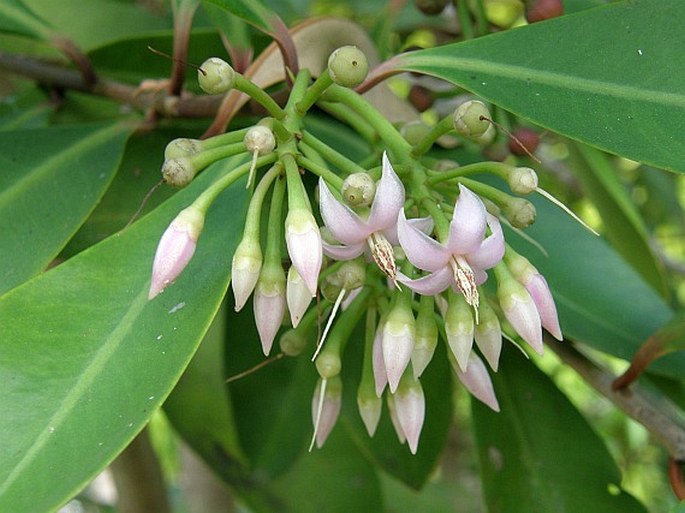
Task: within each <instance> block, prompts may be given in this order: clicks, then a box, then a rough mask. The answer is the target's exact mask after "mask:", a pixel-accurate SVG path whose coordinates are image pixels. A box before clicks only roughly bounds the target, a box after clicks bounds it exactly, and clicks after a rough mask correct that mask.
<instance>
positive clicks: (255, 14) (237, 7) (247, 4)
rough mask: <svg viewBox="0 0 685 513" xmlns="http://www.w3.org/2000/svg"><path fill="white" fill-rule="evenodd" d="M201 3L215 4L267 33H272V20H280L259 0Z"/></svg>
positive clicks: (228, 0) (206, 2) (218, 0)
mask: <svg viewBox="0 0 685 513" xmlns="http://www.w3.org/2000/svg"><path fill="white" fill-rule="evenodd" d="M202 3H203V4H209V5H215V6H217V7H219V8H221V9H223V10H224V11H227V12H229V13H231V14H232V15H234V16H237V17H238V18H241V19H243V20H245V21H246V22H248V23H249V24H250V25H254V26H255V27H257V28H258V29H260V30H262V31H264V32H266V33H267V34H270V33H273V31H274V26H273V24H274V21H275V20H279V21H280V19H279V18H278V15H277V14H276V13H275V12H273V11H272V10H270V9H269V8H268V7H266V6H265V5H264V4H263V3H262V2H261V0H203V2H202ZM281 23H282V22H281Z"/></svg>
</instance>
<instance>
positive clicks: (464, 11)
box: [452, 0, 474, 39]
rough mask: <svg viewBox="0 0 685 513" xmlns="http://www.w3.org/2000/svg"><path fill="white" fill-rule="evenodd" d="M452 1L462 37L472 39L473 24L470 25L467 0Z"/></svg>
mask: <svg viewBox="0 0 685 513" xmlns="http://www.w3.org/2000/svg"><path fill="white" fill-rule="evenodd" d="M452 3H453V4H454V7H456V9H457V16H458V17H459V28H461V35H462V36H463V37H464V39H473V36H474V34H473V26H472V25H471V14H470V13H469V6H468V2H464V0H452Z"/></svg>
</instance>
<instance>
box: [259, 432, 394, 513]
mask: <svg viewBox="0 0 685 513" xmlns="http://www.w3.org/2000/svg"><path fill="white" fill-rule="evenodd" d="M270 488H271V489H272V490H274V492H276V493H278V497H279V498H280V500H281V503H282V505H281V507H280V509H279V511H284V512H287V513H319V512H322V511H325V512H327V513H349V512H350V511H360V512H361V511H369V512H370V511H383V497H382V496H381V490H380V483H379V481H378V476H377V475H376V471H375V470H374V468H373V467H372V466H370V465H369V463H368V461H367V460H366V458H364V456H363V455H362V453H360V452H359V451H358V450H357V448H356V447H355V446H354V444H353V443H352V441H351V440H350V438H349V436H347V435H346V433H345V432H344V431H342V430H338V431H335V432H334V433H331V436H330V437H329V438H328V440H326V444H325V445H324V446H323V447H322V448H321V449H320V450H314V451H312V452H311V453H304V454H303V455H302V456H301V457H300V459H299V460H298V461H297V463H296V464H295V466H294V467H293V468H292V469H291V470H290V471H289V472H288V473H286V474H285V475H283V476H282V477H281V478H279V479H278V480H277V481H276V482H275V483H274V485H273V486H272V487H270Z"/></svg>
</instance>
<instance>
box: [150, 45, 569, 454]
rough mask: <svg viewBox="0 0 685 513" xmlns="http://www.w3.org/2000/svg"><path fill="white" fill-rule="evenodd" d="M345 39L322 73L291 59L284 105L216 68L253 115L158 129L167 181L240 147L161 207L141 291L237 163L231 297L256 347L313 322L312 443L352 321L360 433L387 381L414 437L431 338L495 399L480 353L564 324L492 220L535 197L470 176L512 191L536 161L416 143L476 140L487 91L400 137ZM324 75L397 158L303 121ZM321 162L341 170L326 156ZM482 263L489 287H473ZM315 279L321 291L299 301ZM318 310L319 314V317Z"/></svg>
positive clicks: (514, 218) (537, 339)
mask: <svg viewBox="0 0 685 513" xmlns="http://www.w3.org/2000/svg"><path fill="white" fill-rule="evenodd" d="M349 52H351V53H350V54H349V55H352V56H353V57H354V58H353V59H352V58H351V57H350V56H349V55H348V53H349ZM349 52H347V51H346V52H342V53H341V52H338V53H334V56H337V57H334V56H331V60H332V61H333V62H332V64H333V65H334V66H333V67H334V70H335V73H331V72H330V70H329V72H324V73H323V74H322V76H321V77H319V78H318V79H317V80H316V81H315V82H314V83H313V84H311V85H308V80H309V76H308V75H307V74H301V75H298V76H297V77H296V80H295V82H294V84H293V89H292V93H291V95H292V96H291V99H290V100H289V101H288V104H287V105H286V107H285V109H283V110H281V108H280V107H279V106H278V105H276V104H275V103H273V102H271V103H270V99H265V98H264V97H263V96H262V95H261V93H256V92H254V90H253V89H252V86H251V85H250V84H249V83H247V82H246V79H245V78H244V77H242V76H240V75H239V74H233V73H229V75H230V78H231V80H217V81H216V82H217V83H218V84H220V85H221V84H228V85H226V87H242V89H241V90H243V91H248V92H252V93H253V97H254V98H255V99H256V100H258V101H261V102H262V103H263V105H264V106H265V107H266V108H267V109H268V110H269V111H270V113H271V114H272V117H271V118H268V119H267V120H266V121H265V122H264V123H260V124H259V125H258V126H255V127H252V128H251V129H247V130H242V131H235V132H229V133H227V134H222V135H220V136H216V137H214V138H210V139H207V140H204V141H192V140H188V139H183V140H177V141H174V142H172V143H171V144H170V145H169V147H168V148H167V154H166V159H167V160H166V161H165V164H164V166H163V172H164V174H165V178H166V179H167V181H168V182H169V183H171V184H173V185H175V186H179V187H180V186H184V185H187V183H189V182H190V181H191V180H192V179H193V178H194V177H195V175H196V174H197V173H198V172H199V171H200V170H201V169H203V168H204V167H207V166H208V165H209V164H210V163H211V162H213V161H216V160H218V159H221V158H225V157H227V156H232V155H239V154H242V155H245V157H246V160H247V161H246V162H244V163H243V164H241V165H239V166H237V167H236V168H235V169H234V170H233V171H231V172H230V173H228V174H225V175H224V176H222V177H221V178H219V179H218V180H216V181H215V182H214V183H213V184H212V185H210V186H209V187H208V188H207V189H206V190H205V191H204V192H203V193H202V194H200V196H199V197H198V198H197V200H196V201H195V202H194V203H193V204H192V205H191V206H190V207H188V208H186V209H185V210H184V211H183V212H181V214H179V216H178V218H177V219H176V220H174V221H173V222H172V223H171V225H170V227H169V229H168V230H167V231H166V232H165V234H164V235H163V237H162V240H161V241H160V244H159V246H158V249H157V254H156V256H155V260H154V265H153V273H152V283H151V287H150V294H149V296H150V298H153V297H155V296H156V295H158V294H159V293H161V292H162V291H163V289H164V288H165V287H166V286H167V285H168V284H169V283H171V282H173V281H174V280H175V279H176V278H177V277H178V276H179V275H180V273H181V272H182V270H183V268H184V267H185V266H186V265H187V264H188V262H189V261H190V258H191V256H192V254H193V252H194V250H195V245H196V243H197V240H198V237H199V235H200V232H201V230H202V226H203V223H204V215H205V213H206V211H207V208H208V206H209V204H211V202H212V201H213V200H214V198H216V197H217V195H218V194H219V192H221V191H222V190H223V189H225V188H226V187H227V186H228V185H230V184H232V183H233V182H235V181H236V180H237V179H238V178H241V177H246V176H248V175H249V180H248V188H250V189H251V199H250V203H249V207H248V211H247V216H246V221H245V227H244V230H243V236H242V238H241V240H240V243H239V244H238V246H237V248H236V250H235V252H234V254H233V258H232V264H231V265H232V289H233V296H234V300H235V309H236V311H239V310H241V309H242V308H243V307H244V306H245V304H246V303H247V301H248V299H249V298H250V296H252V301H253V307H254V316H255V324H256V327H257V332H258V334H259V338H260V341H261V345H262V349H263V352H264V354H265V355H268V354H269V353H270V352H271V350H272V347H273V344H274V342H275V341H276V340H277V338H278V337H279V334H280V338H278V340H279V343H280V347H281V351H282V352H283V353H284V354H286V355H289V356H295V355H298V354H300V353H302V352H303V351H304V350H305V349H306V348H307V347H308V346H309V347H312V345H313V342H314V341H313V339H314V338H316V334H317V333H318V332H321V336H320V337H319V338H318V339H317V340H316V344H315V345H314V347H312V353H313V355H314V357H313V360H314V361H315V365H316V368H317V371H318V373H319V376H320V380H319V383H318V385H317V387H316V390H315V391H314V396H313V400H312V419H313V423H314V437H313V443H314V442H316V444H317V445H318V446H321V445H322V444H323V443H324V441H325V440H326V438H327V436H328V434H329V433H330V431H331V429H332V428H333V427H334V425H335V422H336V419H337V417H338V414H339V412H340V408H341V400H342V394H343V385H342V380H341V378H340V374H341V372H342V355H343V352H344V351H345V348H346V346H347V345H348V343H352V342H353V341H352V340H351V338H352V332H353V330H354V329H355V327H356V326H358V325H360V324H362V325H363V326H365V337H364V344H365V348H364V361H363V363H362V369H363V372H362V377H361V380H360V383H359V388H358V390H357V404H358V408H359V413H360V415H361V417H362V419H363V421H364V424H365V426H366V429H367V431H368V432H369V435H371V436H373V434H374V433H375V431H376V427H377V425H378V422H379V420H380V418H381V415H382V409H383V408H382V404H383V397H384V396H385V400H386V404H387V410H388V412H389V415H390V419H391V421H392V423H393V426H394V427H395V430H396V432H397V435H398V438H399V439H400V441H401V442H403V443H404V442H406V443H407V445H408V446H409V449H410V451H411V452H412V453H415V452H416V451H417V450H418V445H419V439H420V435H421V430H422V427H423V424H424V419H425V412H426V403H425V395H424V390H423V387H422V384H421V376H422V374H423V372H424V370H425V369H426V368H427V366H428V365H429V364H430V362H431V360H432V359H433V357H434V354H435V351H436V347H437V346H438V343H439V340H440V339H443V340H444V341H445V349H446V350H445V354H446V356H447V358H448V360H449V361H450V363H451V366H452V368H453V370H454V374H455V376H456V377H457V379H458V380H459V381H461V383H463V385H464V387H465V388H466V389H467V390H468V391H469V392H470V393H471V394H472V395H473V396H474V397H476V398H477V399H479V400H480V401H482V402H483V403H485V404H487V405H488V406H489V407H490V408H492V409H493V410H495V411H499V404H498V402H497V398H496V395H495V391H494V388H493V385H492V382H491V379H490V374H489V371H488V368H487V366H489V367H490V369H491V370H492V371H495V372H496V371H497V369H498V365H499V358H500V353H501V350H502V343H503V338H508V339H511V340H512V341H514V342H516V339H520V340H522V341H524V342H525V343H527V344H528V345H529V346H530V347H531V348H532V349H533V350H534V351H535V352H537V353H542V351H543V342H542V330H543V328H544V329H546V330H547V331H548V332H549V333H550V334H551V335H552V336H554V337H556V338H557V339H559V340H561V339H562V333H561V329H560V326H559V321H558V318H557V312H556V307H555V304H554V300H553V298H552V294H551V291H550V288H549V286H548V285H547V282H546V281H545V279H544V277H543V276H542V275H541V274H540V273H539V272H538V271H537V269H536V268H535V267H534V266H533V265H532V264H531V263H530V262H529V261H528V260H527V259H526V258H525V257H523V256H522V255H520V254H518V253H516V252H515V251H514V249H512V248H511V247H510V246H508V245H507V244H506V243H505V240H504V232H503V230H502V226H501V220H503V219H504V220H506V221H507V222H508V223H509V224H511V225H512V226H513V227H514V228H515V229H516V228H522V227H525V226H527V225H528V224H530V223H531V222H532V221H533V220H534V217H535V210H534V207H533V206H532V204H531V203H530V202H528V201H526V200H524V199H522V198H518V197H513V196H510V195H508V194H506V193H504V192H502V191H500V190H498V189H495V188H493V187H490V186H488V185H485V184H482V183H480V182H477V181H475V180H472V179H470V178H469V177H468V175H469V174H470V173H472V172H483V171H485V172H490V173H493V174H495V175H498V176H500V177H502V178H505V179H507V180H508V182H509V186H510V188H511V189H512V191H513V192H515V193H517V194H527V193H530V192H532V191H534V190H537V175H536V174H535V172H534V171H533V170H531V169H529V168H519V167H515V166H511V165H507V164H503V163H482V164H480V165H471V166H464V167H458V166H454V167H453V168H451V169H448V170H447V171H439V170H437V169H436V167H435V166H433V165H432V164H429V163H426V162H424V161H423V160H422V155H423V153H424V152H425V151H427V149H428V148H429V147H430V146H431V144H432V142H434V140H435V139H437V138H438V137H439V136H440V135H441V134H442V133H445V132H446V131H448V130H456V132H457V133H458V134H461V135H462V136H463V137H464V138H465V139H466V140H469V141H473V142H475V143H478V144H481V143H482V142H483V140H482V136H483V134H484V133H485V132H486V131H487V130H489V129H490V128H492V127H491V125H490V124H489V122H488V121H487V120H488V119H489V114H487V108H486V107H485V105H484V104H482V103H480V102H467V103H470V104H468V105H462V106H461V107H460V108H458V109H457V112H456V113H455V116H454V117H453V118H452V117H450V119H446V120H444V121H442V122H440V123H439V124H438V125H436V127H435V128H433V129H431V130H429V131H428V132H427V134H426V135H425V136H424V138H423V139H421V140H419V141H418V142H416V144H414V145H411V144H410V143H408V142H407V141H406V140H404V139H402V138H401V135H400V133H399V132H397V131H396V129H395V128H394V127H393V126H392V125H390V124H389V123H387V121H385V120H384V119H382V118H381V117H380V115H379V114H378V113H374V111H373V109H372V107H371V106H370V105H369V104H367V103H364V102H363V100H361V97H359V95H357V94H356V93H354V92H353V91H350V90H346V89H344V88H343V87H341V86H340V85H338V84H342V85H346V86H347V87H349V86H350V84H353V85H356V84H358V83H359V81H360V80H362V79H363V78H360V76H361V75H359V73H360V68H358V67H355V69H354V70H353V71H354V73H355V75H354V77H353V78H354V80H347V79H345V78H344V69H345V66H346V65H347V64H345V63H346V62H347V61H350V62H355V63H359V62H361V61H359V60H358V50H356V49H355V50H351V51H349ZM343 57H344V59H343ZM336 59H338V60H336ZM340 59H343V60H340ZM341 63H342V64H341ZM219 64H220V63H219ZM216 65H217V63H216V62H214V61H213V63H212V66H216ZM330 66H331V62H329V67H330ZM355 66H358V64H355ZM219 68H221V69H222V70H223V72H225V71H226V70H225V69H224V68H225V66H223V65H221V66H219ZM363 73H364V74H365V73H366V71H365V68H364V69H363ZM210 78H211V77H210ZM205 80H207V78H206V77H205ZM212 83H214V82H212ZM221 87H224V85H221ZM324 90H326V91H327V101H338V102H340V103H343V104H346V105H347V106H348V107H350V108H353V109H355V110H356V111H357V112H358V113H359V114H360V115H362V116H366V118H367V121H369V123H370V124H371V125H373V126H374V127H375V128H376V129H377V130H378V132H379V134H380V135H381V139H383V140H384V142H386V143H387V144H388V145H389V147H390V154H391V155H393V159H394V163H395V167H394V166H393V164H391V159H390V158H389V157H388V153H386V152H385V151H384V152H383V153H382V157H381V159H380V164H381V165H380V168H375V169H371V170H368V171H367V170H364V169H361V168H360V167H359V165H358V164H356V163H354V162H353V161H351V160H349V159H348V158H347V157H345V156H344V155H341V154H339V153H337V152H336V151H335V150H333V149H332V148H330V147H328V146H327V145H325V144H324V143H323V142H322V141H320V140H319V139H318V138H317V137H316V136H315V135H314V134H312V133H310V132H308V131H307V130H306V129H305V128H304V126H303V125H302V119H303V117H304V115H305V113H306V110H307V109H308V108H309V107H310V106H311V105H312V104H313V103H314V102H315V101H316V100H317V98H318V95H321V94H322V92H323V91H324ZM212 91H213V92H216V91H215V89H214V88H212ZM295 135H296V136H295ZM249 157H251V161H250V158H249ZM331 162H334V163H335V166H336V167H338V168H341V173H342V174H343V176H345V177H346V178H345V179H343V178H342V177H341V176H340V175H339V174H336V173H334V172H333V171H331V167H332V166H331V167H329V163H331ZM395 168H397V170H399V174H398V172H397V171H396V169H395ZM307 173H312V174H314V175H317V176H318V177H319V178H318V188H317V190H318V207H319V208H318V213H319V214H320V218H321V220H322V226H321V227H320V226H319V223H318V222H317V218H316V216H315V214H316V213H317V211H316V209H312V204H313V202H312V200H311V199H310V198H312V197H314V196H315V194H313V191H312V190H311V184H310V188H309V189H308V188H307V184H306V182H305V181H303V176H304V175H306V174H307ZM253 184H256V185H254V187H252V186H253ZM267 198H269V201H268V202H267V201H266V200H267ZM286 203H287V209H286V207H285V205H286ZM266 212H268V220H267V222H266V224H264V223H263V222H262V216H263V214H265V213H266ZM286 212H287V213H286ZM284 213H285V215H284ZM263 226H266V233H265V234H264V233H262V231H263V230H262V228H263ZM284 243H285V244H284ZM284 246H285V248H286V251H287V254H284V253H283V249H282V248H283V247H284ZM284 263H285V265H284ZM489 274H494V277H495V280H496V287H488V288H487V289H486V288H485V287H483V285H484V283H485V282H486V281H487V280H488V279H489ZM317 295H320V296H322V299H321V303H320V305H319V307H317V308H310V303H311V300H312V298H313V297H316V296H317ZM324 321H325V328H324V329H323V330H318V329H316V327H317V324H318V325H321V324H323V323H324ZM288 323H289V324H290V327H289V328H286V329H283V325H284V324H288ZM486 364H487V365H486ZM386 389H387V392H386Z"/></svg>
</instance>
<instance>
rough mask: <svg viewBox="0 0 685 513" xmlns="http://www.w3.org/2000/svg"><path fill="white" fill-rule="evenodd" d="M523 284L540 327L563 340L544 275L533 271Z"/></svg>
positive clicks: (554, 306)
mask: <svg viewBox="0 0 685 513" xmlns="http://www.w3.org/2000/svg"><path fill="white" fill-rule="evenodd" d="M524 285H525V287H526V290H527V291H528V293H529V294H530V296H531V297H532V298H533V302H534V303H535V306H536V308H537V309H538V313H539V314H540V321H542V327H543V328H545V329H546V330H547V331H549V333H550V334H551V335H552V336H553V337H554V338H556V339H557V340H563V339H564V336H563V335H562V334H561V327H560V326H559V317H558V316H557V307H556V305H555V304H554V298H553V297H552V292H551V291H550V289H549V285H547V280H545V277H544V276H543V275H542V274H540V273H535V274H534V275H533V276H531V278H530V279H529V280H528V282H527V283H525V284H524Z"/></svg>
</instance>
